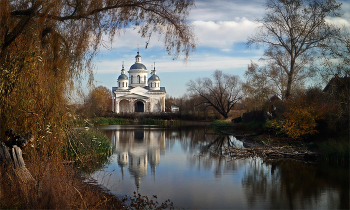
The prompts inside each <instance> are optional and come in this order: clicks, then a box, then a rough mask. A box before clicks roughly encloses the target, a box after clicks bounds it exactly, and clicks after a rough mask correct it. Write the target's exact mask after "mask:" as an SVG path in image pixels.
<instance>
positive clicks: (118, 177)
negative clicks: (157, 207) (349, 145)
mask: <svg viewBox="0 0 350 210" xmlns="http://www.w3.org/2000/svg"><path fill="white" fill-rule="evenodd" d="M100 129H101V130H103V131H104V132H105V133H106V134H107V136H109V137H110V139H111V145H112V146H113V155H112V157H111V159H110V162H109V163H108V164H106V166H105V167H104V168H103V169H101V170H99V171H97V172H95V173H93V174H92V175H91V176H92V178H94V179H96V180H97V181H98V183H99V184H101V185H103V186H105V187H106V188H108V189H109V190H110V191H111V192H112V193H114V194H116V195H119V196H123V195H129V196H131V195H133V192H134V191H135V192H138V193H140V194H141V195H147V196H148V197H152V195H157V196H158V199H157V200H158V201H159V202H163V201H165V200H166V199H170V200H171V201H172V202H174V205H175V206H177V207H180V208H185V209H187V208H190V209H232V208H234V209H348V208H349V168H348V167H336V166H329V165H320V164H307V163H301V162H296V161H286V160H280V161H274V162H264V161H263V160H262V159H260V158H250V159H241V160H232V159H231V158H230V157H224V156H222V155H220V154H221V152H222V148H223V147H226V146H233V147H243V144H242V142H241V141H239V140H237V139H236V138H234V137H233V136H219V135H214V134H208V132H210V133H212V131H208V130H206V129H205V128H204V127H187V128H162V127H158V126H134V125H110V126H101V127H100Z"/></svg>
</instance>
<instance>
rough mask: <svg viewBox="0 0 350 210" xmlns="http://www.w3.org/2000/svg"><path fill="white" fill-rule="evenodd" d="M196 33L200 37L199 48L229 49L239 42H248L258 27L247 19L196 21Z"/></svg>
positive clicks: (194, 23)
mask: <svg viewBox="0 0 350 210" xmlns="http://www.w3.org/2000/svg"><path fill="white" fill-rule="evenodd" d="M192 24H193V25H194V32H195V34H196V35H197V37H198V41H199V44H198V47H202V46H204V47H216V48H220V49H227V48H228V47H231V46H232V45H233V44H234V43H237V42H246V41H247V37H248V36H249V35H252V34H253V33H254V30H255V28H256V27H257V26H258V25H257V24H256V23H255V22H252V21H250V20H247V19H246V18H240V19H236V21H218V22H214V21H201V20H200V21H194V22H193V23H192Z"/></svg>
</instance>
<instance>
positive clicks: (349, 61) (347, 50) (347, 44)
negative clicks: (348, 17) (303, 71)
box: [319, 27, 350, 83]
mask: <svg viewBox="0 0 350 210" xmlns="http://www.w3.org/2000/svg"><path fill="white" fill-rule="evenodd" d="M321 56H322V59H323V65H322V67H323V68H321V69H320V71H319V72H320V76H321V78H322V80H323V81H324V82H326V83H328V82H329V80H330V79H332V78H333V77H335V76H337V77H349V76H350V29H349V28H345V27H344V28H342V30H341V33H340V34H339V36H338V37H334V38H333V39H330V40H329V41H328V42H327V43H326V44H325V45H324V47H323V52H322V54H321Z"/></svg>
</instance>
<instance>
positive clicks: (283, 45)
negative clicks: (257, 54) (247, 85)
mask: <svg viewBox="0 0 350 210" xmlns="http://www.w3.org/2000/svg"><path fill="white" fill-rule="evenodd" d="M265 6H266V13H265V15H264V16H263V18H262V19H261V20H258V23H259V24H260V28H259V31H258V32H257V33H256V34H255V35H254V36H252V37H249V38H248V43H247V44H248V46H251V45H255V44H256V45H265V46H266V47H267V48H266V51H265V57H266V58H267V59H269V60H270V61H271V62H272V63H273V64H274V65H276V66H279V67H280V68H282V69H283V71H284V72H285V73H286V76H287V87H286V92H285V97H286V98H288V97H289V96H290V94H291V91H292V86H293V82H294V81H296V78H297V77H298V76H299V74H307V72H305V71H307V70H308V69H307V64H309V61H312V59H313V57H315V56H314V55H313V54H314V53H315V52H316V51H317V50H320V49H319V48H320V47H322V46H323V44H324V43H325V42H326V41H328V40H329V39H332V38H333V37H335V36H337V35H338V33H339V30H338V29H336V28H335V27H334V26H332V25H331V24H330V23H327V22H326V18H327V17H339V16H340V13H339V10H340V8H341V3H338V2H337V1H335V0H268V1H267V3H266V5H265Z"/></svg>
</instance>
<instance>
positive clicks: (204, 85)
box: [187, 70, 242, 119]
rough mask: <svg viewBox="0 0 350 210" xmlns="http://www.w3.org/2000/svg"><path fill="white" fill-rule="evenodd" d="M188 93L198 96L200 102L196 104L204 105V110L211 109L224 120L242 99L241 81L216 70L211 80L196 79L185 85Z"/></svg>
mask: <svg viewBox="0 0 350 210" xmlns="http://www.w3.org/2000/svg"><path fill="white" fill-rule="evenodd" d="M187 86H188V91H190V92H191V93H193V94H195V95H198V96H200V98H201V100H200V101H199V102H198V103H197V104H196V106H198V105H203V104H204V105H205V107H204V108H207V107H213V108H214V109H215V110H216V111H217V112H219V113H220V114H221V115H222V116H223V117H224V118H225V119H226V118H228V113H229V112H230V111H231V109H233V107H234V106H235V105H236V103H237V102H238V101H240V100H241V98H242V91H241V89H242V88H241V81H240V80H239V77H238V76H234V75H229V74H223V73H222V71H219V70H216V71H215V72H214V74H213V77H212V78H207V77H204V78H198V79H197V80H195V81H193V80H190V82H189V83H188V84H187Z"/></svg>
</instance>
